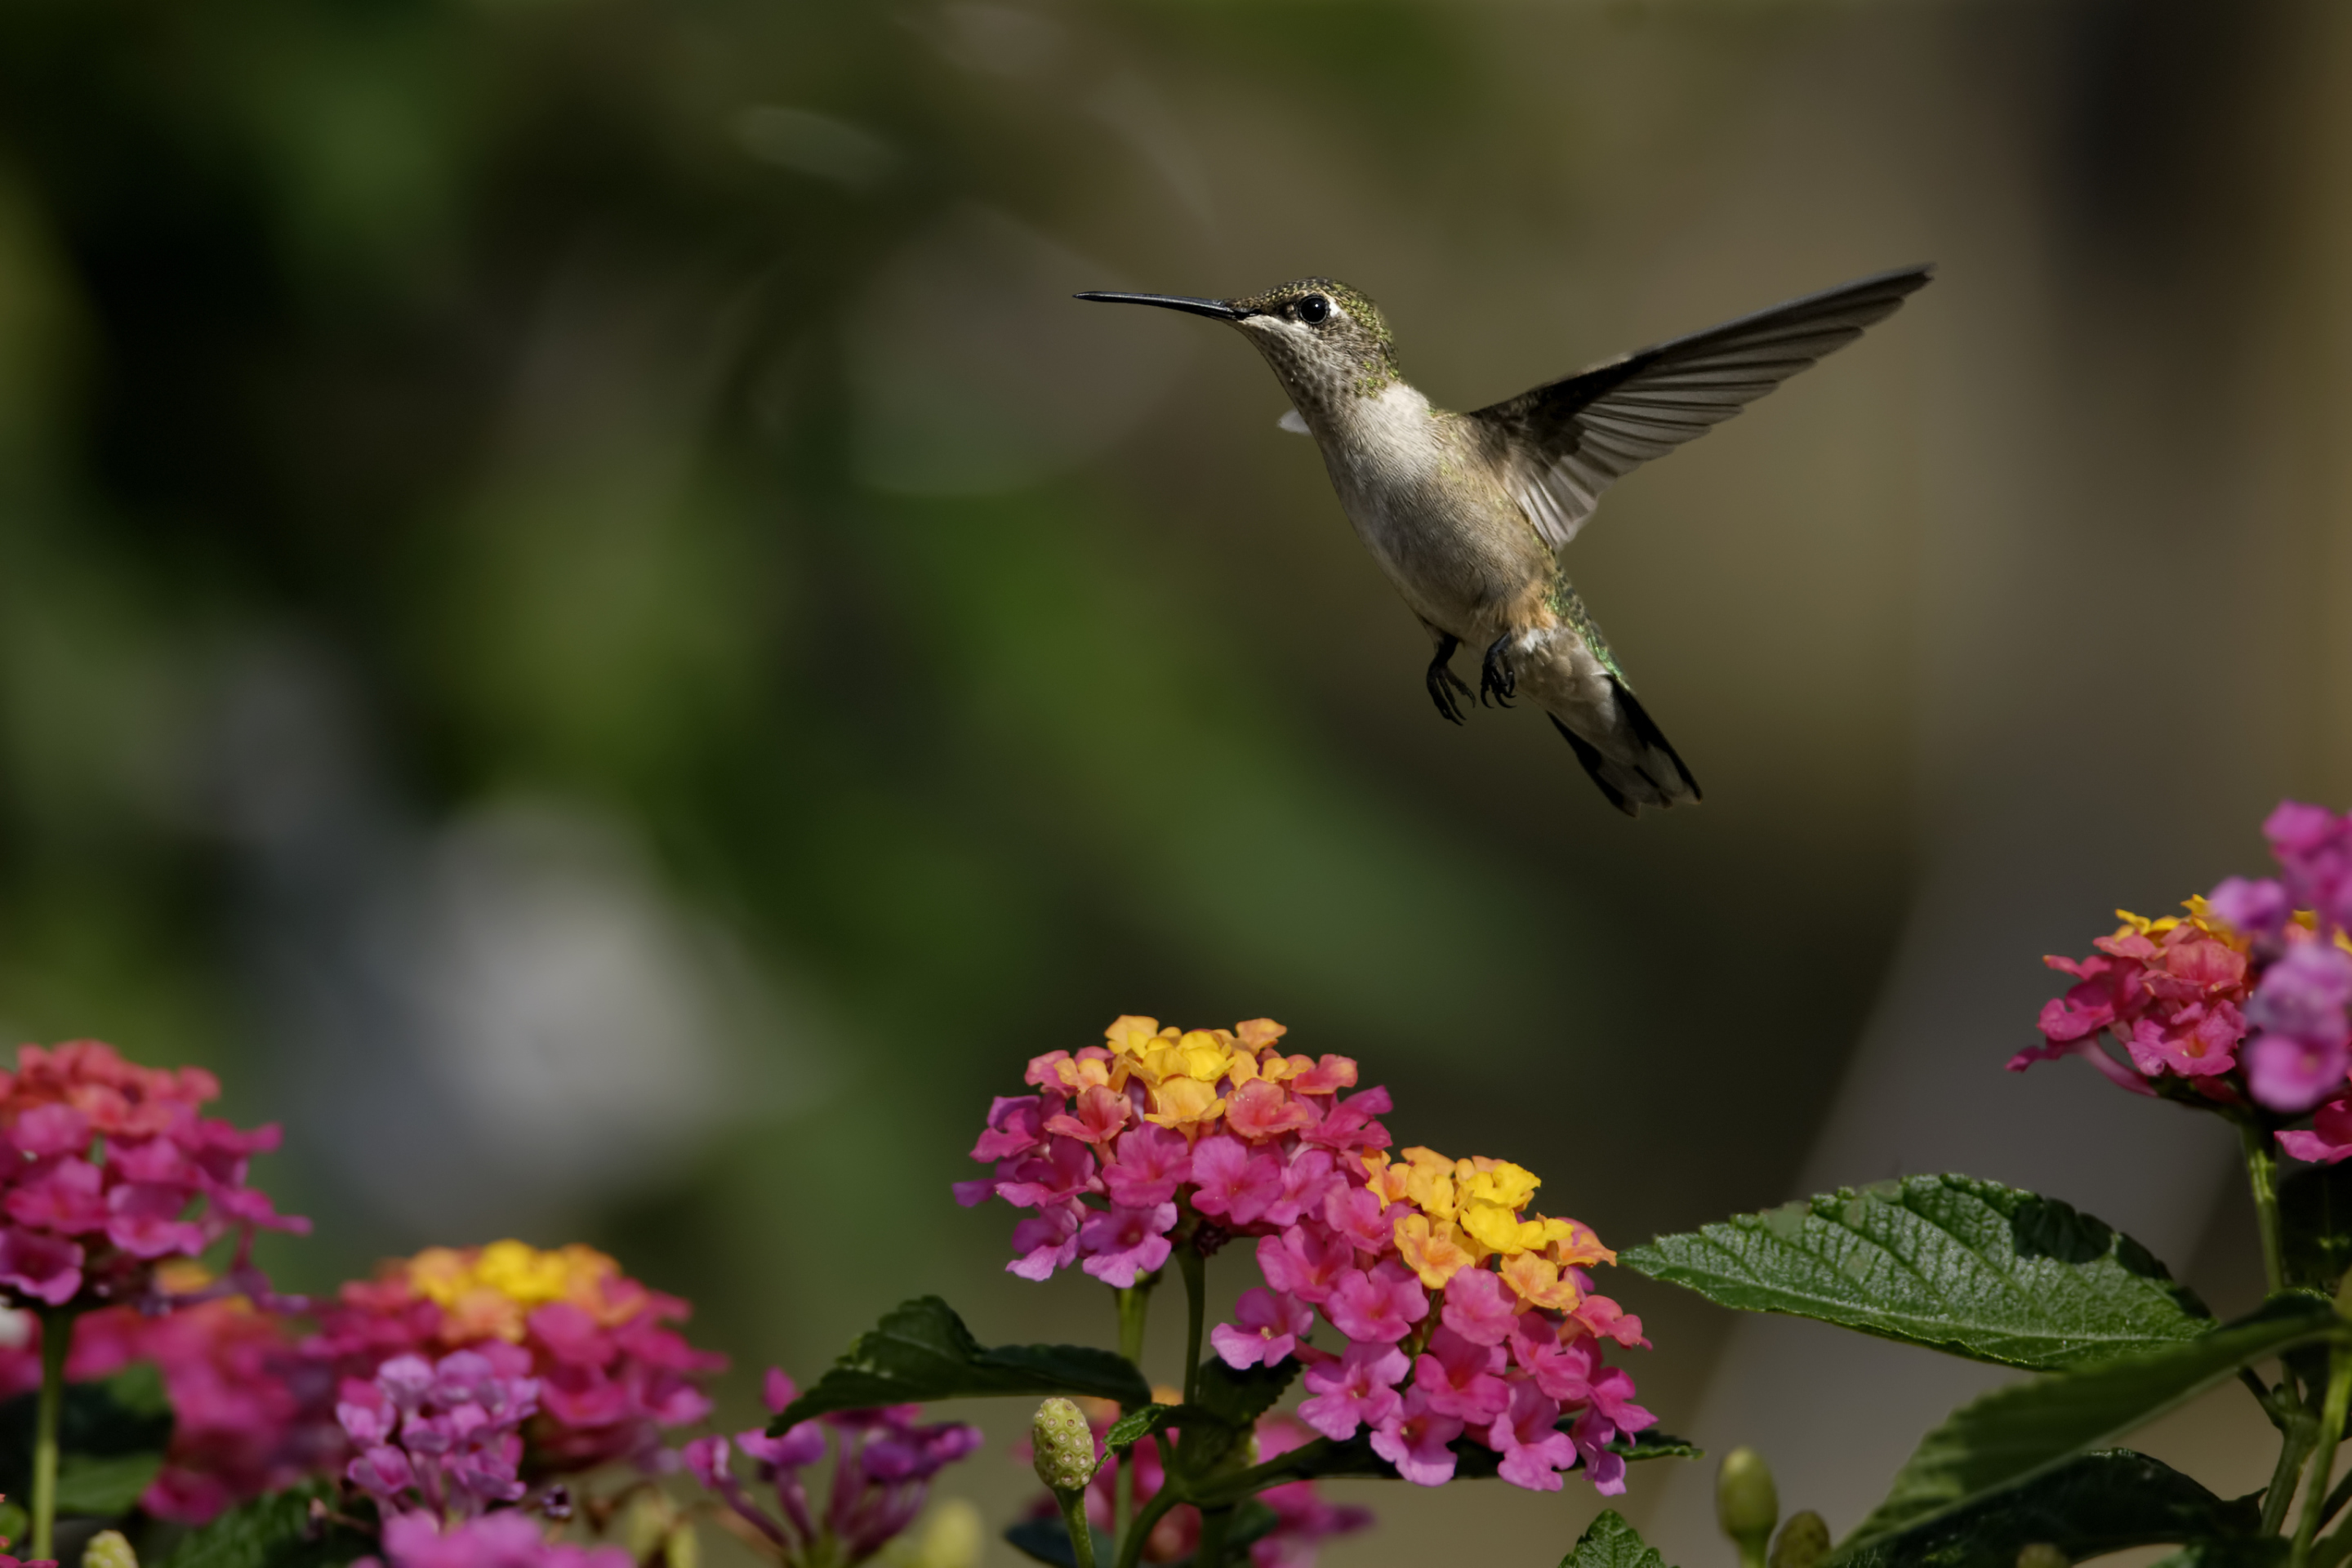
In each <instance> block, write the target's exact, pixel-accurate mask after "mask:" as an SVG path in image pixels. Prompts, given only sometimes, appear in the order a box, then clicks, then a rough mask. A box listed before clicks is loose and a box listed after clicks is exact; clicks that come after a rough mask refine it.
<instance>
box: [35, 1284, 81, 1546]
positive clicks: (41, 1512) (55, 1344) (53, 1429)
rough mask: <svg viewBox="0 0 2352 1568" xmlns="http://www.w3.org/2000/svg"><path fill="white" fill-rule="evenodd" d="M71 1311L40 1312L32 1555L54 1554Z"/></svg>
mask: <svg viewBox="0 0 2352 1568" xmlns="http://www.w3.org/2000/svg"><path fill="white" fill-rule="evenodd" d="M73 1326H74V1315H73V1314H72V1313H71V1312H63V1311H58V1310H56V1309H54V1308H52V1309H50V1310H47V1311H45V1312H43V1313H42V1314H41V1400H40V1405H38V1407H37V1410H36V1412H35V1415H34V1417H33V1423H34V1424H33V1552H32V1555H33V1556H34V1557H37V1558H38V1557H54V1556H56V1555H57V1552H56V1545H57V1527H58V1416H59V1415H62V1414H63V1413H64V1410H65V1406H66V1356H67V1353H68V1352H70V1351H71V1350H72V1349H73Z"/></svg>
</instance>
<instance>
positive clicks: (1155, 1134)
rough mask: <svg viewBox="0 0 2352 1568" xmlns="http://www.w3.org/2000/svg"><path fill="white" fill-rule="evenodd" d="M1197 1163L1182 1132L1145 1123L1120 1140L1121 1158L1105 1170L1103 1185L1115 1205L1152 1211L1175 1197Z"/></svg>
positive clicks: (1109, 1164)
mask: <svg viewBox="0 0 2352 1568" xmlns="http://www.w3.org/2000/svg"><path fill="white" fill-rule="evenodd" d="M1197 1163H1198V1157H1197V1156H1196V1155H1195V1154H1194V1153H1193V1152H1192V1145H1191V1144H1189V1143H1187V1142H1185V1141H1184V1135H1183V1134H1182V1133H1181V1132H1179V1131H1175V1130H1174V1129H1172V1128H1168V1127H1157V1126H1154V1125H1153V1124H1151V1123H1150V1122H1149V1121H1146V1122H1141V1123H1139V1124H1138V1125H1137V1126H1136V1127H1134V1128H1133V1129H1132V1130H1131V1131H1129V1132H1128V1133H1127V1135H1126V1136H1125V1137H1123V1138H1121V1139H1120V1140H1119V1141H1118V1154H1117V1157H1116V1158H1114V1159H1113V1160H1112V1161H1111V1162H1110V1163H1108V1164H1106V1165H1105V1166H1104V1167H1103V1185H1104V1187H1105V1188H1106V1189H1107V1190H1108V1192H1109V1194H1110V1201H1111V1202H1113V1203H1115V1204H1121V1205H1125V1206H1127V1207H1128V1208H1131V1209H1144V1208H1152V1207H1155V1206H1157V1205H1160V1204H1164V1203H1166V1202H1167V1201H1168V1200H1169V1199H1171V1198H1172V1197H1174V1196H1175V1195H1176V1189H1177V1188H1178V1187H1179V1186H1181V1185H1182V1184H1183V1183H1184V1182H1185V1180H1186V1179H1187V1178H1188V1177H1190V1176H1192V1174H1193V1172H1194V1167H1195V1166H1196V1164H1197Z"/></svg>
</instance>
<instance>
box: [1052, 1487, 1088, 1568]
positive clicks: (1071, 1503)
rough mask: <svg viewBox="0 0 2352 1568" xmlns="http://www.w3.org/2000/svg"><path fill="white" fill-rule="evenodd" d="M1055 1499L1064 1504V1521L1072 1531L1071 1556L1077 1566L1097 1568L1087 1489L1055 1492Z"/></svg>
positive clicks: (1080, 1567) (1078, 1567)
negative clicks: (1089, 1522) (1088, 1519)
mask: <svg viewBox="0 0 2352 1568" xmlns="http://www.w3.org/2000/svg"><path fill="white" fill-rule="evenodd" d="M1054 1500H1055V1502H1058V1503H1060V1504H1061V1505H1062V1523H1063V1524H1064V1525H1065V1526H1066V1528H1067V1529H1068V1530H1069V1532H1070V1556H1071V1557H1072V1558H1073V1559H1074V1560H1075V1561H1076V1563H1077V1568H1095V1527H1094V1526H1093V1525H1091V1524H1088V1523H1087V1489H1086V1488H1084V1487H1079V1488H1078V1489H1076V1490H1075V1491H1066V1492H1055V1494H1054Z"/></svg>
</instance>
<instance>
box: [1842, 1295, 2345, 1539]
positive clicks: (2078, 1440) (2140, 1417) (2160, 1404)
mask: <svg viewBox="0 0 2352 1568" xmlns="http://www.w3.org/2000/svg"><path fill="white" fill-rule="evenodd" d="M2341 1331H2343V1323H2342V1320H2340V1319H2338V1318H2337V1317H2336V1313H2335V1310H2334V1309H2333V1308H2332V1307H2330V1306H2329V1304H2328V1303H2327V1302H2326V1301H2323V1300H2318V1299H2316V1298H2315V1297H2309V1296H2280V1297H2277V1298H2274V1299H2273V1300H2271V1301H2270V1302H2269V1303H2268V1304H2267V1305H2265V1306H2264V1307H2263V1310H2260V1311H2258V1312H2255V1313H2253V1314H2252V1316H2250V1317H2245V1318H2241V1319H2240V1320H2238V1321H2236V1322H2234V1323H2231V1324H2228V1325H2227V1326H2225V1327H2222V1328H2219V1329H2215V1330H2213V1331H2211V1332H2210V1333H2208V1334H2206V1335H2205V1336H2204V1337H2203V1338H2201V1339H2196V1340H2191V1341H2189V1342H2188V1343H2186V1344H2182V1345H2175V1346H2173V1347H2171V1348H2169V1349H2167V1350H2161V1351H2153V1352H2148V1353H2147V1354H2144V1355H2137V1356H2129V1357H2126V1358H2123V1359H2121V1360H2116V1361H2109V1362H2102V1363H2099V1364H2097V1365H2095V1366H2091V1367H2087V1368H2085V1369H2084V1370H2082V1371H2080V1372H2073V1373H2054V1374H2053V1375H2051V1376H2047V1377H2039V1378H2036V1379H2034V1380H2033V1381H2032V1382H2031V1383H2027V1384H2019V1385H2018V1386H2016V1387H2013V1388H2002V1389H1996V1390H1995V1391H1994V1392H1992V1393H1990V1394H1986V1395H1985V1396H1984V1397H1982V1398H1980V1399H1978V1400H1976V1401H1975V1402H1973V1403H1971V1404H1969V1405H1962V1406H1961V1407H1960V1408H1959V1409H1958V1410H1957V1411H1955V1412H1953V1413H1952V1415H1950V1416H1949V1417H1948V1418H1947V1419H1946V1420H1945V1422H1944V1424H1943V1425H1942V1426H1938V1427H1937V1428H1936V1429H1935V1430H1934V1431H1932V1432H1930V1433H1928V1434H1927V1436H1926V1437H1925V1438H1923V1439H1921V1441H1920V1444H1919V1447H1918V1449H1917V1451H1916V1452H1915V1453H1914V1454H1913V1455H1912V1456H1911V1458H1910V1462H1909V1463H1907V1464H1906V1465H1905V1466H1904V1467H1903V1469H1902V1471H1901V1473H1900V1474H1898V1475H1897V1476H1896V1477H1895V1488H1894V1489H1893V1490H1892V1491H1890V1492H1889V1493H1888V1494H1887V1497H1886V1500H1885V1501H1884V1502H1882V1503H1880V1504H1879V1505H1878V1507H1877V1509H1876V1510H1875V1511H1874V1512H1873V1513H1872V1514H1871V1516H1870V1517H1869V1518H1868V1519H1866V1520H1864V1521H1862V1525H1861V1527H1860V1528H1859V1529H1857V1530H1856V1531H1854V1533H1853V1536H1852V1538H1850V1539H1849V1540H1848V1541H1847V1542H1846V1543H1845V1545H1844V1546H1843V1547H1842V1548H1841V1555H1844V1554H1848V1553H1853V1552H1858V1551H1859V1549H1860V1548H1861V1547H1862V1546H1864V1545H1866V1544H1868V1543H1870V1542H1876V1541H1879V1540H1882V1539H1884V1538H1885V1537H1887V1536H1891V1535H1895V1534H1896V1533H1897V1532H1901V1531H1912V1530H1916V1529H1917V1528H1919V1527H1920V1526H1922V1525H1926V1524H1927V1523H1929V1522H1931V1521H1936V1520H1940V1519H1943V1518H1945V1517H1946V1516H1948V1515H1950V1514H1953V1513H1956V1512H1958V1510H1961V1509H1964V1508H1967V1507H1969V1506H1971V1505H1973V1504H1976V1503H1979V1502H1980V1501H1982V1500H1985V1499H1987V1498H1990V1497H1993V1496H1994V1495H1996V1494H2006V1493H2008V1492H2010V1491H2011V1489H2015V1488H2017V1487H2021V1486H2022V1485H2024V1484H2025V1483H2026V1482H2028V1481H2031V1480H2032V1479H2035V1478H2037V1477H2039V1476H2042V1475H2043V1474H2044V1473H2046V1472H2048V1471H2050V1470H2052V1469H2053V1468H2056V1467H2058V1466H2059V1465H2061V1464H2063V1462H2064V1461H2065V1460H2066V1459H2068V1458H2071V1457H2073V1456H2074V1455H2075V1454H2077V1453H2080V1452H2081V1451H2082V1450H2084V1449H2086V1448H2092V1447H2098V1446H2099V1445H2101V1444H2104V1443H2106V1442H2109V1441H2111V1440H2113V1439H2114V1438H2116V1437H2118V1436H2122V1435H2123V1434H2124V1433H2126V1432H2128V1431H2130V1430H2132V1429H2133V1428H2134V1427H2136V1426H2141V1425H2144V1424H2145V1423H2147V1422H2148V1421H2151V1420H2153V1419H2155V1418H2156V1417H2157V1416H2158V1415H2163V1414H2164V1413H2165V1412H2166V1411H2168V1410H2169V1409H2171V1408H2173V1407H2174V1406H2175V1405H2179V1404H2181V1403H2183V1402H2184V1401H2186V1400H2189V1399H2193V1398H2195V1397H2196V1396H2197V1395H2198V1394H2202V1393H2204V1392H2205V1391H2206V1390H2207V1389H2209V1388H2210V1387H2212V1386H2213V1385H2214V1384H2218V1383H2220V1382H2221V1381H2222V1380H2223V1379H2225V1378H2228V1377H2230V1376H2231V1375H2232V1374H2234V1373H2236V1372H2237V1370H2238V1369H2239V1368H2240V1367H2242V1366H2245V1365H2248V1364H2249V1363H2253V1362H2257V1361H2263V1360H2265V1359H2268V1358H2269V1357H2272V1356H2275V1355H2277V1354H2279V1353H2280V1352H2284V1351H2286V1350H2289V1349H2292V1348H2293V1347H2294V1346H2297V1345H2301V1344H2305V1343H2308V1342H2312V1341H2315V1340H2319V1339H2324V1338H2330V1337H2333V1336H2334V1335H2336V1334H2337V1333H2339V1332H2341Z"/></svg>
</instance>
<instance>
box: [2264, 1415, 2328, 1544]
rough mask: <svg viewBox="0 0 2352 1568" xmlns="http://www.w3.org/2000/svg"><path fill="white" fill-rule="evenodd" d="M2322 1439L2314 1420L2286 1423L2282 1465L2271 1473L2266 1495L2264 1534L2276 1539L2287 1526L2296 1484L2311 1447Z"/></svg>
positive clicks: (2282, 1429)
mask: <svg viewBox="0 0 2352 1568" xmlns="http://www.w3.org/2000/svg"><path fill="white" fill-rule="evenodd" d="M2317 1438H2318V1433H2317V1431H2316V1430H2315V1428H2314V1426H2313V1425H2312V1421H2311V1417H2310V1416H2308V1415H2301V1416H2298V1417H2297V1418H2295V1419H2294V1420H2292V1421H2289V1422H2286V1423H2284V1425H2282V1426H2281V1427H2280V1431H2279V1457H2278V1464H2277V1465H2276V1466H2275V1467H2273V1468H2272V1470H2271V1484H2270V1488H2269V1489H2268V1490H2266V1491H2264V1492H2263V1534H2264V1535H2276V1534H2277V1533H2278V1532H2279V1527H2280V1526H2281V1525H2283V1524H2284V1523H2285V1522H2286V1510H2287V1505H2288V1504H2289V1503H2291V1502H2293V1501H2294V1483H2295V1481H2296V1479H2298V1478H2299V1477H2301V1476H2302V1474H2303V1463H2304V1461H2305V1459H2308V1458H2311V1447H2312V1444H2313V1443H2314V1442H2315V1441H2316V1440H2317Z"/></svg>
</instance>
